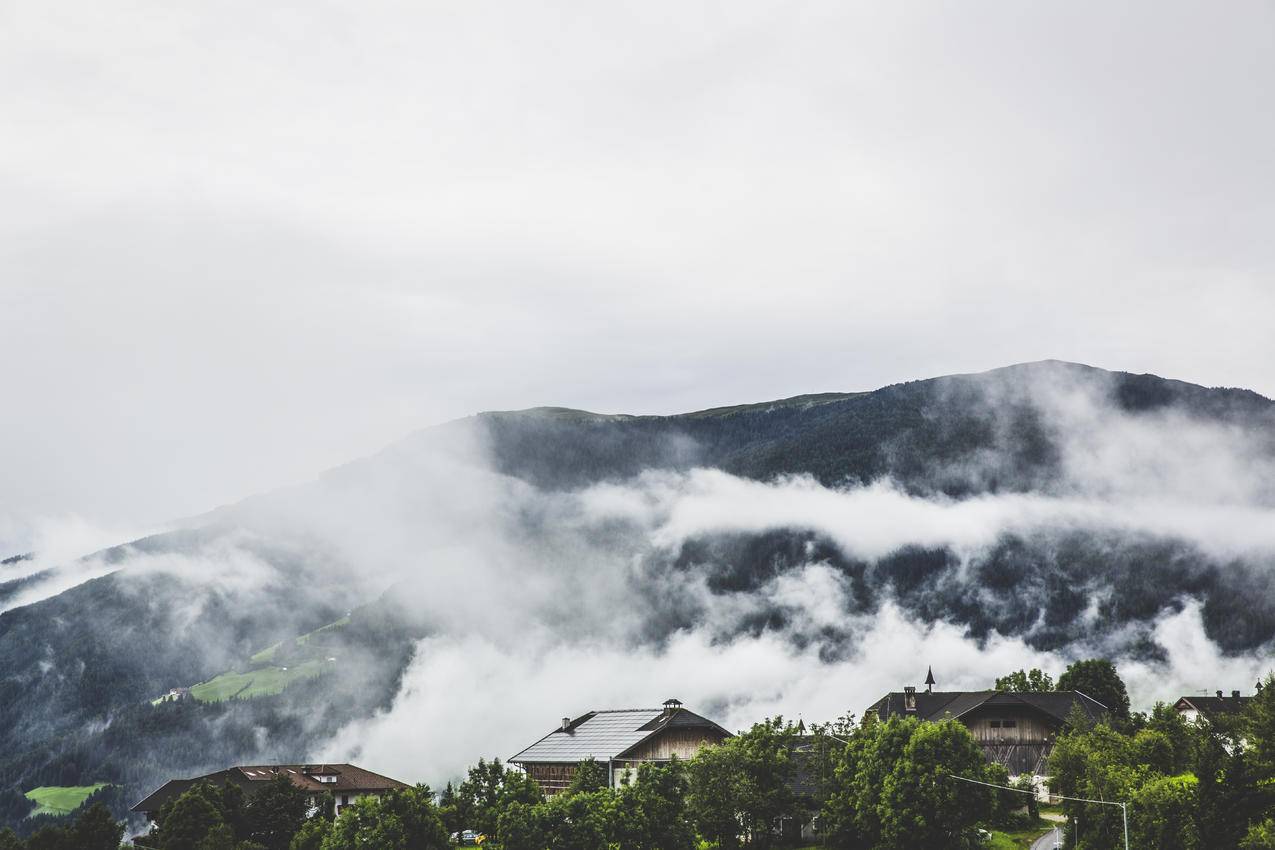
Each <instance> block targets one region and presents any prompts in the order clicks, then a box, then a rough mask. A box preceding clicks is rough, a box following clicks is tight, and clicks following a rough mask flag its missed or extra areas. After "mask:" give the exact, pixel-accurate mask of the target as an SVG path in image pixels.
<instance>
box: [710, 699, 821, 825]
mask: <svg viewBox="0 0 1275 850" xmlns="http://www.w3.org/2000/svg"><path fill="white" fill-rule="evenodd" d="M796 736H797V729H796V727H795V726H793V724H791V723H785V722H784V720H783V718H781V717H776V718H773V719H767V720H764V721H762V722H761V723H756V724H754V725H753V727H752V728H751V729H749V730H748V731H747V732H744V733H741V734H739V735H737V736H735V737H734V738H728V739H727V740H725V741H723V742H722V743H721V744H718V745H717V746H714V747H704V748H703V749H701V750H700V751H699V752H698V753H696V755H695V757H694V758H692V759H691V760H690V762H689V766H688V769H689V771H690V796H689V800H688V806H689V811H690V815H691V820H692V821H693V822H694V823H695V826H696V828H697V829H698V831H699V833H700V835H701V837H703V838H705V839H707V840H709V841H714V842H717V844H718V846H719V847H722V848H726V849H727V850H729V848H733V847H737V846H739V844H740V838H741V836H742V837H743V840H744V842H746V843H747V844H748V845H749V846H750V847H761V848H766V847H769V846H770V845H771V844H772V843H773V840H774V830H775V827H776V826H777V825H778V824H779V822H780V821H781V820H782V819H784V818H795V817H797V815H798V814H799V808H798V805H797V800H796V797H795V796H794V795H793V793H792V789H791V788H790V787H789V779H790V778H791V776H792V773H793V767H794V765H793V761H792V747H793V743H794V741H795V740H796Z"/></svg>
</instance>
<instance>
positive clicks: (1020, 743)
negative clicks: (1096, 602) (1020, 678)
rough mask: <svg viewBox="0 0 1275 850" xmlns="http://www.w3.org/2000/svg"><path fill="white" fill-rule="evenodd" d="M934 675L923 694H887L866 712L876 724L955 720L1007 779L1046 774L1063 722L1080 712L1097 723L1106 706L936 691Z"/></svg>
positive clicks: (1059, 698)
mask: <svg viewBox="0 0 1275 850" xmlns="http://www.w3.org/2000/svg"><path fill="white" fill-rule="evenodd" d="M934 684H935V682H934V674H933V672H931V673H929V674H928V675H927V676H926V689H925V691H924V692H923V693H918V692H917V689H916V688H914V687H907V688H904V689H903V691H902V692H896V693H889V694H886V695H885V696H884V697H882V698H881V699H879V700H877V701H876V702H875V703H873V704H872V705H871V706H869V707H868V711H870V712H873V713H874V714H876V715H877V717H878V718H880V719H881V720H886V719H888V718H891V717H916V718H918V719H920V720H930V721H938V720H945V719H947V718H949V717H950V718H953V719H955V720H959V721H960V722H961V723H963V724H965V726H967V727H969V730H970V732H971V733H972V734H973V735H974V739H975V740H976V741H978V743H979V745H980V746H981V747H982V748H983V755H984V757H985V758H986V759H987V760H988V761H989V762H995V763H997V764H1001V765H1004V766H1005V769H1006V770H1008V771H1009V775H1010V776H1018V775H1020V774H1024V773H1026V774H1031V775H1033V776H1040V775H1042V774H1043V773H1044V771H1045V764H1046V762H1047V761H1048V759H1049V753H1050V751H1051V750H1052V749H1053V744H1054V740H1055V739H1056V738H1057V737H1058V733H1059V731H1061V730H1062V727H1063V724H1065V723H1066V722H1067V717H1068V715H1070V714H1071V713H1072V712H1073V711H1075V710H1077V709H1079V710H1080V711H1081V712H1082V713H1084V715H1085V716H1086V717H1088V718H1089V719H1091V720H1097V719H1098V718H1099V717H1101V716H1102V715H1103V714H1105V713H1106V711H1107V707H1106V706H1104V705H1103V704H1102V703H1100V702H1098V701H1097V700H1095V699H1093V698H1092V697H1088V696H1085V695H1084V694H1082V693H1080V692H1079V691H1048V692H1044V693H998V692H996V691H935V690H934V689H933V687H934Z"/></svg>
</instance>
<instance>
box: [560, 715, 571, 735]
mask: <svg viewBox="0 0 1275 850" xmlns="http://www.w3.org/2000/svg"><path fill="white" fill-rule="evenodd" d="M570 728H571V718H570V717H564V718H562V731H563V732H565V731H567V730H568V729H570Z"/></svg>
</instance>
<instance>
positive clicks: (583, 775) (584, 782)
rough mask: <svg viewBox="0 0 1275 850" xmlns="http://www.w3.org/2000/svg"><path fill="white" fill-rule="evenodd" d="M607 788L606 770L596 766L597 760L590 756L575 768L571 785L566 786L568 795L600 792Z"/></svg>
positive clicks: (598, 765)
mask: <svg viewBox="0 0 1275 850" xmlns="http://www.w3.org/2000/svg"><path fill="white" fill-rule="evenodd" d="M606 787H607V769H606V768H605V767H603V766H602V765H600V764H598V761H597V759H595V758H593V757H592V756H590V757H589V758H587V759H585V760H584V761H582V762H580V764H579V765H577V766H576V772H575V775H573V776H572V777H571V784H570V785H569V786H567V793H568V794H582V793H583V794H588V793H590V792H592V791H602V790H603V789H605V788H606Z"/></svg>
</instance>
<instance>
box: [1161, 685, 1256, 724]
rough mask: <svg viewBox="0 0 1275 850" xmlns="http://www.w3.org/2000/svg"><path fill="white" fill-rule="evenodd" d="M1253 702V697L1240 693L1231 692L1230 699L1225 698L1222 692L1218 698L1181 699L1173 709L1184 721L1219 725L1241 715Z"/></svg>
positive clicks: (1193, 697)
mask: <svg viewBox="0 0 1275 850" xmlns="http://www.w3.org/2000/svg"><path fill="white" fill-rule="evenodd" d="M1252 701H1253V697H1244V696H1240V692H1239V691H1231V695H1230V696H1229V697H1224V696H1222V692H1221V691H1217V692H1216V696H1211V697H1195V696H1185V697H1181V698H1180V699H1178V701H1177V702H1175V703H1174V704H1173V708H1174V709H1175V710H1176V711H1177V712H1178V714H1180V715H1182V718H1183V719H1184V720H1187V721H1200V722H1203V723H1218V722H1219V721H1221V722H1225V721H1227V720H1229V719H1231V718H1232V717H1235V716H1236V715H1238V714H1240V713H1241V712H1243V711H1244V709H1245V708H1247V707H1248V704H1249V703H1250V702H1252Z"/></svg>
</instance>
